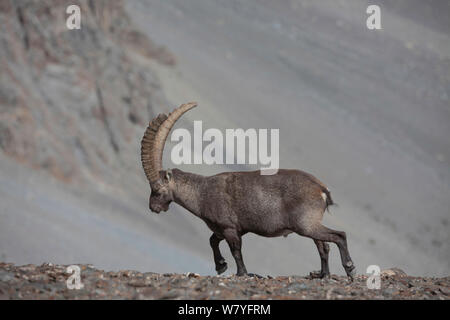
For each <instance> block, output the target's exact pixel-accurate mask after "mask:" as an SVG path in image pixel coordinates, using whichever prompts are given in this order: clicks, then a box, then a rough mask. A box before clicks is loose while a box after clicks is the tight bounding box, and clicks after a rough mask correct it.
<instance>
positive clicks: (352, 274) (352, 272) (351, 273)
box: [347, 267, 356, 282]
mask: <svg viewBox="0 0 450 320" xmlns="http://www.w3.org/2000/svg"><path fill="white" fill-rule="evenodd" d="M347 276H348V279H349V280H350V282H353V280H354V279H355V276H356V268H355V267H353V268H352V269H350V270H348V271H347Z"/></svg>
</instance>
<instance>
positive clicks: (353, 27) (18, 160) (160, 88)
mask: <svg viewBox="0 0 450 320" xmlns="http://www.w3.org/2000/svg"><path fill="white" fill-rule="evenodd" d="M69 4H79V5H80V6H81V27H82V28H81V30H68V29H67V28H66V25H65V19H66V17H67V15H66V14H65V9H66V7H67V5H69ZM369 4H378V5H379V6H380V7H381V24H382V30H368V29H367V28H366V19H367V16H368V15H367V14H366V8H367V6H368V5H369ZM0 25H1V31H0V261H7V262H14V263H16V264H26V263H42V262H53V263H64V264H72V263H92V264H94V265H95V266H97V267H100V268H104V269H113V270H116V269H123V268H126V269H138V270H142V271H154V272H188V271H191V272H197V273H201V274H214V264H213V260H212V252H211V249H210V247H209V242H208V238H209V236H210V234H211V232H210V231H209V230H208V228H207V227H206V225H205V224H204V223H203V222H202V221H201V220H199V219H197V218H195V217H194V216H192V215H190V214H189V213H188V212H187V211H186V210H184V209H182V208H180V207H179V206H177V205H176V204H172V205H171V207H170V210H169V211H168V212H167V213H161V214H160V215H156V214H154V213H151V212H150V211H149V209H148V196H149V191H150V189H149V186H148V183H147V181H146V178H145V176H144V174H143V171H142V168H141V164H140V151H139V143H140V139H141V137H142V134H143V132H144V130H145V127H146V124H147V122H148V121H149V120H150V119H152V118H153V117H154V116H156V115H157V114H158V113H160V112H168V111H170V110H171V109H173V108H174V107H176V106H178V105H180V104H181V103H184V102H187V101H197V102H198V103H199V107H198V108H196V109H194V110H193V111H191V112H189V113H188V114H186V115H185V117H184V118H183V119H182V120H181V121H180V122H179V123H177V125H176V127H186V128H188V129H192V123H193V121H194V120H202V121H203V127H204V129H206V128H220V129H225V128H244V129H247V128H279V129H280V166H281V167H283V168H298V169H301V170H304V171H307V172H310V173H312V174H314V175H315V176H317V177H318V178H319V179H320V180H322V181H324V182H325V183H326V184H327V185H328V187H329V189H330V190H331V193H332V195H333V198H334V199H335V201H336V202H337V203H338V204H339V206H338V207H333V208H332V209H331V215H330V214H326V215H325V218H324V224H325V225H327V226H329V227H332V228H335V229H338V230H343V231H346V232H347V236H348V243H349V250H350V254H351V256H352V258H353V260H354V262H355V264H356V266H357V269H358V272H359V273H365V271H366V268H367V266H368V265H370V264H377V265H379V266H380V267H381V268H386V267H392V266H395V267H399V268H401V269H403V270H405V271H406V272H407V273H409V274H413V275H428V276H432V275H435V276H444V275H448V274H449V268H450V250H449V249H450V248H449V221H450V209H449V208H450V138H449V137H450V124H449V121H450V3H449V2H448V1H438V0H435V1H421V0H407V1H406V0H404V1H400V0H396V1H370V2H369V1H362V0H361V1H356V0H345V1H336V0H320V1H317V0H316V1H313V0H310V1H294V0H291V1H288V0H282V1H269V0H258V1H257V0H245V1H244V0H214V1H211V0H190V1H183V0H164V1H163V0H131V1H126V2H124V1H70V2H66V3H65V2H64V1H56V0H52V1H12V0H11V1H8V0H1V1H0ZM171 147H172V144H170V143H168V144H167V146H166V151H165V167H174V165H173V164H172V163H171V162H170V158H169V155H170V150H171ZM183 169H185V170H190V171H193V172H197V173H203V174H214V173H218V172H220V171H226V170H238V169H242V166H228V167H221V166H207V165H186V166H184V167H183ZM244 169H252V167H247V168H244ZM221 248H222V252H223V253H224V255H225V257H226V259H227V260H228V262H229V270H228V271H227V273H230V272H232V273H234V272H235V264H234V261H233V259H232V258H231V255H230V253H229V250H228V247H227V245H226V244H225V242H224V243H222V244H221ZM331 254H332V259H331V261H330V264H331V271H332V272H333V273H339V274H342V273H343V270H342V267H341V265H340V259H339V255H338V250H337V249H336V247H335V246H334V245H333V246H332V249H331ZM243 255H244V260H245V262H246V265H247V269H248V270H249V272H255V273H259V274H271V275H280V274H299V275H305V274H307V273H308V272H309V271H311V270H316V269H319V268H320V260H319V256H318V253H317V251H316V248H315V245H314V243H313V242H312V240H310V239H307V238H301V237H299V236H296V235H293V234H291V235H289V237H287V238H271V239H267V238H262V237H258V236H255V235H246V236H245V237H244V244H243Z"/></svg>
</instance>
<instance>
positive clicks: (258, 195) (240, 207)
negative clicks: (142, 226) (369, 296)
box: [141, 102, 355, 280]
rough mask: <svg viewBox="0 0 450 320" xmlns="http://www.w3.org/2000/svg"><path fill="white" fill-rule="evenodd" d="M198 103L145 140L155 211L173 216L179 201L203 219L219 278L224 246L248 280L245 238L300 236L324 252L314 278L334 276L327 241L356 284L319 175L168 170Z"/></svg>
mask: <svg viewBox="0 0 450 320" xmlns="http://www.w3.org/2000/svg"><path fill="white" fill-rule="evenodd" d="M196 106H197V104H196V103H194V102H191V103H187V104H183V105H181V106H180V107H179V108H177V109H175V110H174V111H173V112H172V113H170V114H169V115H168V116H167V115H166V114H159V115H158V116H157V117H156V118H155V119H153V120H152V121H151V122H150V124H149V126H148V127H147V129H146V131H145V134H144V137H143V138H142V141H141V161H142V166H143V168H144V171H145V175H146V176H147V179H148V180H149V182H150V187H151V195H150V200H149V207H150V210H151V211H153V212H156V213H159V212H161V211H167V210H168V209H169V204H170V203H171V202H172V201H174V202H175V203H177V204H179V205H180V206H182V207H184V208H185V209H187V210H188V211H190V212H191V213H193V214H194V215H196V216H197V217H199V218H200V219H202V220H203V221H204V222H205V223H206V224H207V226H208V227H209V228H210V229H211V231H212V232H213V234H212V235H211V237H210V238H209V242H210V245H211V248H212V251H213V255H214V262H215V267H216V271H217V273H218V274H221V273H223V272H224V271H225V270H226V269H227V263H226V262H225V259H224V258H223V256H222V254H221V252H220V249H219V243H220V242H221V241H222V240H223V239H225V241H226V242H227V243H228V245H229V247H230V250H231V253H232V255H233V257H234V259H235V261H236V265H237V275H238V276H241V275H246V274H247V269H246V267H245V265H244V261H243V259H242V253H241V244H242V240H241V239H242V236H243V235H245V234H246V233H248V232H253V233H255V234H258V235H261V236H264V237H278V236H282V235H283V236H286V235H288V234H289V233H292V232H295V233H297V234H299V235H301V236H305V237H309V238H311V239H313V240H314V243H315V244H316V246H317V249H318V250H319V255H320V260H321V270H320V271H314V272H311V273H310V275H311V277H314V278H323V277H329V275H330V271H329V267H328V252H329V250H330V248H329V245H328V243H327V242H334V243H335V244H336V245H337V246H338V248H339V251H340V255H341V261H342V265H343V267H344V269H345V271H346V273H347V275H348V276H349V277H350V279H351V280H352V279H353V276H354V274H355V266H354V264H353V262H352V259H351V258H350V255H349V252H348V249H347V240H346V235H345V232H342V231H335V230H332V229H329V228H327V227H325V226H323V225H322V223H321V221H322V217H323V214H324V212H325V210H326V209H328V206H330V205H332V204H333V200H332V199H331V195H330V191H329V190H328V188H327V187H326V186H325V185H324V184H323V183H322V182H320V181H319V180H318V179H317V178H315V177H314V176H313V175H311V174H308V173H306V172H303V171H300V170H286V169H280V170H278V172H277V173H276V174H273V175H261V174H260V171H251V172H224V173H219V174H217V175H214V176H202V175H198V174H193V173H189V172H184V171H182V170H179V169H173V170H170V169H169V170H163V168H162V155H163V150H164V144H165V141H166V139H167V136H168V134H169V132H170V130H171V129H172V127H173V125H174V124H175V122H176V121H177V120H178V119H179V118H180V117H181V116H182V115H183V114H184V113H185V112H187V111H188V110H190V109H192V108H194V107H196Z"/></svg>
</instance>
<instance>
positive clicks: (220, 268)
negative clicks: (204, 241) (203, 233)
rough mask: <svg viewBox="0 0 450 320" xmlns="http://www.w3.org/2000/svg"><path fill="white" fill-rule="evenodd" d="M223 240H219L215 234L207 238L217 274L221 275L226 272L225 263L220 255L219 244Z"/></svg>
mask: <svg viewBox="0 0 450 320" xmlns="http://www.w3.org/2000/svg"><path fill="white" fill-rule="evenodd" d="M222 240H223V238H219V237H218V236H217V235H216V234H215V233H213V234H212V236H211V237H210V238H209V244H210V245H211V248H212V251H213V254H214V263H215V264H216V271H217V274H222V273H224V272H225V271H226V270H227V267H228V266H227V263H226V262H225V259H224V258H223V256H222V253H220V249H219V243H220V241H222Z"/></svg>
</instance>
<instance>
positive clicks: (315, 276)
mask: <svg viewBox="0 0 450 320" xmlns="http://www.w3.org/2000/svg"><path fill="white" fill-rule="evenodd" d="M309 276H310V278H311V279H329V278H330V274H329V273H325V272H322V271H311V272H310V273H309Z"/></svg>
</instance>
